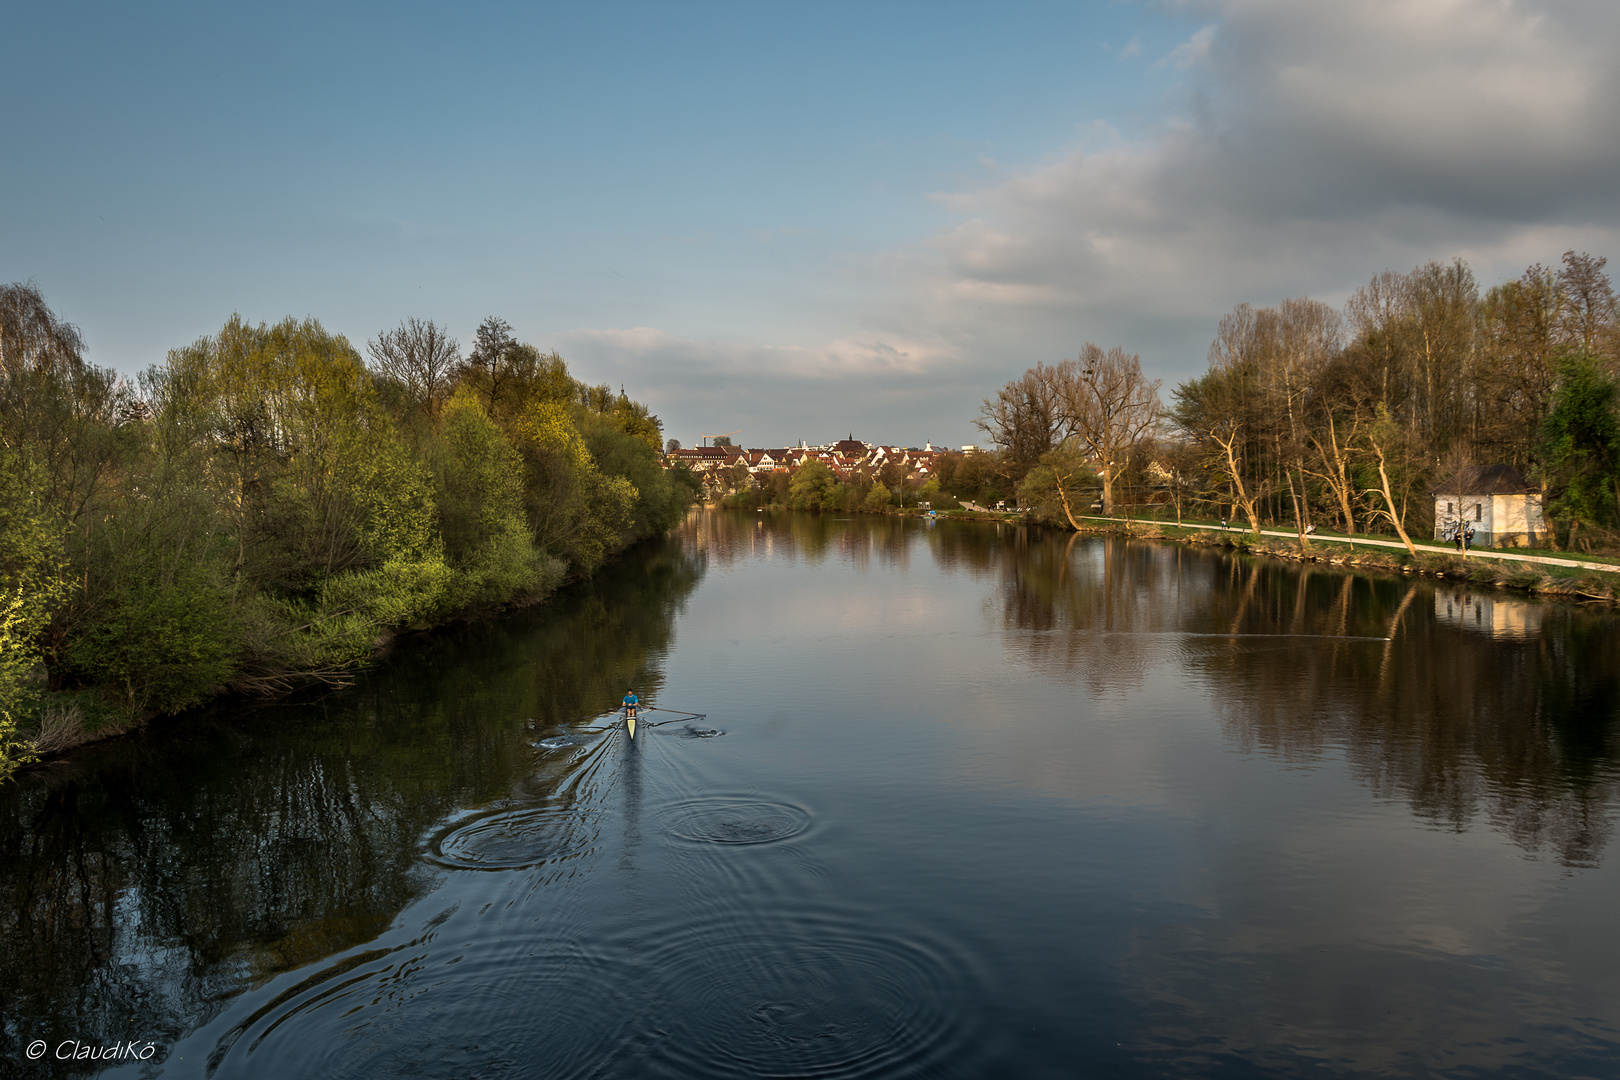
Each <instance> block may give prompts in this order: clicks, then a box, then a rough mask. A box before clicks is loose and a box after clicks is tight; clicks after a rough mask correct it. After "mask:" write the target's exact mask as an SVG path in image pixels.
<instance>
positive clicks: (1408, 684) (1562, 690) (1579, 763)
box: [986, 534, 1620, 864]
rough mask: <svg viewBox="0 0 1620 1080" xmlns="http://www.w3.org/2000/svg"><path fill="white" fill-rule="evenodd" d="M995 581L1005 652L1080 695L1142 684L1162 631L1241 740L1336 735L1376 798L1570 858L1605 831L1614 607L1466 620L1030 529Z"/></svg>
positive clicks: (1500, 612) (1614, 674) (1291, 746)
mask: <svg viewBox="0 0 1620 1080" xmlns="http://www.w3.org/2000/svg"><path fill="white" fill-rule="evenodd" d="M986 547H988V541H987V543H986ZM1003 575H1004V580H1005V586H1004V589H1003V593H1002V598H1001V607H1002V611H1001V614H1002V621H1003V626H1004V629H1005V634H1006V640H1007V642H1008V645H1009V647H1010V648H1011V649H1013V650H1014V651H1015V652H1016V653H1017V655H1019V656H1020V657H1022V658H1024V659H1025V660H1027V661H1028V662H1029V663H1031V664H1033V665H1034V666H1035V667H1037V668H1039V669H1041V670H1043V671H1047V672H1051V673H1053V674H1056V675H1058V676H1059V677H1064V678H1077V679H1080V680H1082V681H1083V682H1084V683H1085V684H1086V685H1087V686H1088V687H1089V688H1091V689H1092V690H1093V692H1102V691H1106V690H1110V689H1113V690H1118V689H1128V688H1131V687H1134V686H1136V685H1139V684H1140V682H1141V681H1142V679H1143V677H1144V673H1145V671H1146V667H1147V664H1148V663H1149V662H1150V661H1152V660H1153V659H1155V658H1156V657H1159V656H1162V655H1163V653H1162V651H1161V650H1155V649H1154V648H1153V647H1152V641H1151V639H1149V638H1147V637H1146V635H1167V638H1168V640H1170V641H1173V642H1174V647H1175V649H1176V654H1177V656H1178V658H1179V660H1180V663H1181V665H1182V666H1183V667H1184V668H1185V669H1186V670H1187V671H1188V672H1190V673H1191V674H1193V675H1194V676H1195V677H1196V678H1197V679H1198V680H1199V681H1200V682H1202V683H1204V684H1205V685H1207V686H1208V687H1210V692H1211V695H1212V697H1213V699H1214V700H1215V702H1216V705H1217V708H1218V710H1219V712H1220V716H1221V722H1222V724H1223V726H1224V727H1225V729H1226V731H1227V733H1228V735H1229V736H1230V737H1231V738H1232V739H1234V740H1235V741H1236V742H1238V743H1239V744H1240V745H1241V746H1243V747H1245V748H1246V749H1249V750H1259V751H1263V752H1268V753H1276V754H1282V755H1285V756H1301V757H1308V756H1314V755H1316V754H1319V753H1321V752H1322V751H1323V750H1324V749H1326V748H1328V747H1331V746H1343V747H1344V748H1345V753H1346V756H1347V757H1348V759H1349V760H1350V762H1351V763H1352V767H1353V768H1354V769H1355V770H1356V771H1357V773H1358V774H1360V775H1361V776H1362V777H1363V778H1364V779H1365V780H1366V781H1367V782H1368V783H1369V784H1370V785H1371V786H1372V787H1373V789H1374V790H1375V791H1377V792H1378V793H1380V794H1381V795H1384V796H1387V797H1399V798H1402V799H1404V800H1406V801H1407V802H1408V803H1409V804H1410V805H1411V806H1412V807H1413V809H1414V810H1416V811H1417V812H1418V813H1419V814H1421V815H1423V816H1425V817H1427V818H1431V819H1433V820H1435V821H1437V822H1442V823H1446V824H1448V825H1451V826H1453V827H1456V828H1462V827H1465V826H1466V825H1467V823H1468V822H1469V821H1471V820H1472V819H1474V818H1475V817H1476V816H1478V815H1480V814H1482V813H1483V814H1484V815H1486V816H1487V817H1488V818H1489V819H1490V820H1491V821H1492V822H1493V823H1494V824H1495V825H1496V826H1497V827H1499V828H1501V829H1503V830H1504V831H1505V832H1507V833H1508V834H1509V835H1510V836H1511V837H1513V839H1514V841H1515V842H1517V843H1519V844H1521V845H1523V846H1524V847H1526V848H1528V849H1532V850H1548V851H1552V852H1555V853H1556V854H1557V856H1558V857H1559V858H1560V859H1562V860H1564V861H1566V862H1569V863H1572V864H1580V863H1590V862H1595V861H1596V860H1597V858H1598V855H1599V853H1600V851H1601V849H1602V846H1603V844H1604V842H1605V841H1606V840H1607V838H1608V836H1609V833H1610V831H1611V830H1612V827H1613V822H1612V817H1613V808H1614V807H1615V805H1616V804H1617V803H1620V781H1617V780H1616V776H1615V769H1614V765H1615V762H1616V760H1617V759H1620V735H1617V728H1620V723H1617V722H1620V650H1617V649H1616V647H1615V644H1614V643H1615V640H1616V639H1615V620H1614V618H1613V616H1612V615H1609V614H1606V613H1602V612H1596V611H1590V610H1586V609H1583V608H1579V607H1574V606H1569V605H1557V604H1535V605H1534V610H1533V611H1532V610H1525V611H1520V610H1518V609H1517V608H1514V607H1513V605H1515V604H1519V605H1529V603H1530V602H1528V601H1516V600H1513V599H1511V598H1498V599H1496V600H1495V602H1494V610H1493V611H1492V613H1491V614H1492V615H1493V616H1494V619H1495V632H1491V631H1492V626H1491V625H1490V623H1489V620H1486V622H1484V623H1483V624H1481V626H1475V625H1474V623H1473V621H1470V623H1469V625H1468V626H1467V627H1466V628H1465V627H1464V626H1463V624H1462V622H1461V620H1460V619H1456V618H1453V619H1452V621H1450V622H1448V621H1446V620H1447V616H1446V611H1447V610H1448V608H1447V604H1446V600H1447V598H1446V597H1444V596H1441V597H1440V598H1439V600H1440V602H1439V603H1438V604H1437V602H1436V599H1437V598H1436V587H1435V586H1433V585H1432V584H1430V583H1427V582H1420V581H1419V582H1409V581H1403V580H1400V579H1393V578H1392V579H1369V578H1366V577H1362V576H1358V575H1354V574H1349V573H1343V572H1339V571H1336V570H1326V569H1322V568H1319V567H1315V566H1312V565H1310V564H1305V565H1302V566H1295V565H1293V564H1287V563H1279V562H1273V561H1269V560H1256V559H1247V558H1240V557H1233V556H1229V555H1226V554H1223V553H1218V552H1212V551H1204V550H1198V549H1188V548H1181V547H1171V546H1169V545H1157V544H1145V543H1140V542H1131V541H1126V540H1123V539H1118V538H1107V539H1086V540H1077V539H1075V538H1072V537H1070V538H1064V537H1060V536H1053V535H1050V534H1035V535H1032V536H1030V537H1029V539H1028V541H1027V544H1026V546H1025V547H1024V548H1023V549H1022V550H1018V551H1009V553H1008V555H1007V556H1006V558H1005V560H1004V563H1003ZM1479 606H1480V605H1479V604H1478V603H1475V604H1473V605H1472V606H1470V607H1469V608H1468V610H1469V611H1470V612H1472V611H1474V610H1476V608H1478V607H1479ZM1462 607H1463V605H1462V601H1461V600H1458V601H1456V602H1454V603H1453V605H1452V607H1451V608H1450V609H1449V610H1453V611H1456V610H1461V609H1462ZM1504 609H1511V610H1504ZM1297 635H1304V636H1297ZM1328 638H1340V639H1342V640H1338V641H1333V640H1325V639H1328ZM1383 638H1392V640H1388V641H1384V640H1367V639H1383ZM1358 639H1360V640H1358Z"/></svg>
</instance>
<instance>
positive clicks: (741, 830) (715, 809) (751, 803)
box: [661, 795, 811, 844]
mask: <svg viewBox="0 0 1620 1080" xmlns="http://www.w3.org/2000/svg"><path fill="white" fill-rule="evenodd" d="M661 813H662V816H663V819H664V828H665V830H666V831H668V832H669V834H670V835H671V836H675V837H678V838H680V839H682V840H688V841H691V842H692V843H698V844H769V843H773V842H775V841H777V840H786V839H787V838H788V837H790V836H797V835H798V834H799V833H802V832H804V830H805V829H807V828H809V827H810V822H811V817H810V811H808V810H806V809H805V808H804V807H802V806H795V805H794V804H793V803H786V802H775V801H772V800H767V799H759V798H752V797H748V796H735V795H711V796H705V797H703V798H697V799H686V800H683V801H681V802H677V803H672V804H670V805H669V806H666V807H664V809H663V810H662V812H661Z"/></svg>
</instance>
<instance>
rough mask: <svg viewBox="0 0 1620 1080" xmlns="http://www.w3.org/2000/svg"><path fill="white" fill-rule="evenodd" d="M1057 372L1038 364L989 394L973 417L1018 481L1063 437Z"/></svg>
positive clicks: (1004, 466)
mask: <svg viewBox="0 0 1620 1080" xmlns="http://www.w3.org/2000/svg"><path fill="white" fill-rule="evenodd" d="M1056 373H1057V369H1056V368H1049V367H1046V366H1045V365H1044V364H1036V365H1035V366H1034V367H1032V368H1030V369H1029V370H1028V371H1026V372H1024V373H1023V374H1022V375H1020V376H1019V377H1018V378H1016V379H1014V380H1013V381H1012V382H1010V383H1008V384H1007V385H1006V386H1004V387H1002V388H1001V389H1000V390H999V391H997V392H996V396H995V397H994V398H993V399H992V398H986V399H985V402H984V404H983V405H982V406H981V407H980V409H979V416H978V418H977V419H976V420H974V421H973V423H974V426H976V427H977V428H978V429H979V430H981V431H983V432H984V433H985V434H987V435H989V436H990V439H991V441H992V442H994V443H995V444H996V446H998V447H1000V448H1001V451H1002V453H1001V459H1002V466H1003V470H1002V471H1003V472H1004V473H1005V474H1006V475H1007V478H1008V479H1009V480H1011V481H1012V482H1013V483H1015V484H1016V483H1017V482H1018V481H1020V480H1022V479H1023V478H1024V474H1025V473H1027V472H1029V470H1030V469H1032V468H1034V467H1035V465H1036V463H1038V462H1039V461H1040V460H1041V458H1042V457H1044V456H1045V455H1047V454H1049V453H1051V452H1052V450H1054V449H1055V448H1056V447H1057V444H1058V443H1059V442H1060V441H1061V439H1062V436H1063V418H1062V417H1061V416H1060V415H1059V411H1058V401H1057V378H1056Z"/></svg>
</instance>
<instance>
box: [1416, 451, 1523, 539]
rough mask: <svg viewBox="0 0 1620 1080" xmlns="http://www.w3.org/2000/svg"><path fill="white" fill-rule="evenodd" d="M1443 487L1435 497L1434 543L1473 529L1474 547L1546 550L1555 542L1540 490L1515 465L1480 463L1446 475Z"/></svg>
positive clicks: (1443, 479) (1441, 481)
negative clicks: (1552, 539)
mask: <svg viewBox="0 0 1620 1080" xmlns="http://www.w3.org/2000/svg"><path fill="white" fill-rule="evenodd" d="M1440 484H1441V485H1442V489H1441V490H1438V491H1436V492H1435V493H1434V538H1435V539H1436V540H1455V539H1456V538H1457V530H1458V529H1459V528H1462V527H1465V526H1466V527H1467V528H1469V529H1471V530H1473V540H1472V543H1473V545H1474V546H1475V547H1544V546H1546V544H1547V543H1548V542H1549V541H1550V540H1551V538H1552V537H1551V533H1550V531H1549V530H1548V528H1547V522H1546V519H1545V518H1543V517H1542V514H1541V489H1540V488H1537V487H1533V486H1532V485H1531V483H1530V481H1528V480H1526V479H1525V476H1524V474H1523V473H1521V472H1520V471H1519V470H1518V469H1515V468H1514V467H1513V466H1511V465H1476V466H1473V467H1471V468H1468V469H1464V470H1463V472H1462V474H1461V475H1460V476H1454V477H1449V478H1448V477H1442V478H1441V479H1440ZM1447 488H1461V490H1460V491H1458V490H1446V489H1447Z"/></svg>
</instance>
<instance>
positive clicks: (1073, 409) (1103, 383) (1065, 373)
mask: <svg viewBox="0 0 1620 1080" xmlns="http://www.w3.org/2000/svg"><path fill="white" fill-rule="evenodd" d="M1054 371H1055V372H1056V376H1055V382H1056V398H1057V408H1058V413H1059V415H1060V416H1061V417H1062V419H1063V424H1064V430H1065V432H1066V434H1067V437H1068V438H1071V439H1073V440H1075V441H1076V442H1077V443H1078V444H1079V445H1080V446H1081V447H1082V448H1084V450H1085V451H1086V452H1087V453H1088V454H1089V455H1090V456H1091V459H1092V460H1093V461H1095V462H1096V465H1097V474H1098V476H1099V477H1100V478H1101V480H1102V503H1103V513H1104V514H1108V515H1112V514H1113V512H1114V481H1115V480H1116V479H1117V478H1118V476H1119V474H1120V473H1121V472H1123V471H1124V469H1125V467H1126V465H1127V464H1128V461H1129V458H1130V456H1131V453H1132V452H1133V451H1134V450H1135V448H1136V444H1137V443H1138V442H1140V441H1141V439H1142V438H1143V437H1144V436H1145V435H1146V434H1147V433H1148V432H1150V431H1151V430H1152V428H1153V424H1154V422H1155V421H1157V420H1158V417H1159V386H1160V382H1159V380H1157V379H1155V380H1153V381H1152V382H1149V381H1148V380H1147V379H1146V378H1145V377H1144V376H1143V374H1142V359H1141V357H1140V356H1138V355H1137V354H1136V353H1127V352H1125V350H1124V349H1121V348H1118V347H1117V346H1116V347H1115V348H1112V349H1109V350H1108V351H1107V352H1104V351H1103V350H1102V349H1101V348H1100V347H1098V346H1096V345H1093V344H1092V343H1091V342H1089V341H1088V342H1086V344H1085V346H1084V347H1083V348H1081V350H1080V355H1079V357H1078V358H1077V359H1075V360H1065V361H1064V362H1063V363H1062V364H1059V365H1058V366H1057V368H1055V369H1054Z"/></svg>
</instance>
